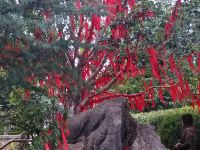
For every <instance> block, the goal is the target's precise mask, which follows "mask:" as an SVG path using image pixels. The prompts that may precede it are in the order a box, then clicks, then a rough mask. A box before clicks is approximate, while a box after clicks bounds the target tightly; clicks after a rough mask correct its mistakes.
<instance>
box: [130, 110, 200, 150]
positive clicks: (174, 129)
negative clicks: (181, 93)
mask: <svg viewBox="0 0 200 150" xmlns="http://www.w3.org/2000/svg"><path fill="white" fill-rule="evenodd" d="M185 113H190V114H192V116H193V118H194V126H195V127H196V128H197V136H198V137H197V140H198V141H197V144H198V145H197V146H198V147H200V114H199V112H198V110H197V109H193V108H191V107H183V108H177V109H169V110H160V111H152V112H148V113H137V114H133V115H132V116H133V117H134V118H135V119H137V120H138V121H139V122H141V123H147V124H151V125H153V126H155V129H156V131H157V132H158V134H159V135H160V137H161V141H162V143H163V144H164V145H165V146H166V147H167V148H170V149H171V148H172V147H173V145H174V144H175V143H176V142H177V140H178V139H179V138H180V130H181V117H182V115H183V114H185Z"/></svg>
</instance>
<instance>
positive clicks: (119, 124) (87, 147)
mask: <svg viewBox="0 0 200 150" xmlns="http://www.w3.org/2000/svg"><path fill="white" fill-rule="evenodd" d="M129 110H130V109H129V105H128V102H127V100H126V99H124V98H115V99H112V100H107V101H104V102H103V103H101V104H98V105H97V106H96V107H95V108H93V109H90V110H88V111H87V112H83V113H80V114H77V115H75V116H73V117H72V118H70V119H69V130H70V136H69V137H68V142H69V144H70V147H69V149H70V150H83V149H84V150H123V149H124V148H127V147H129V148H131V149H132V150H143V149H141V148H140V147H138V146H141V145H140V144H143V147H146V146H149V147H153V146H155V143H156V142H155V141H157V143H160V146H161V145H162V144H161V142H160V140H158V136H157V135H156V133H155V131H154V130H152V131H151V132H150V131H149V130H151V129H152V128H151V126H147V125H141V124H138V123H137V122H136V121H135V120H134V119H133V118H132V117H131V115H130V114H129ZM146 128H147V129H146ZM148 131H149V132H148ZM137 132H139V133H137ZM145 134H147V135H148V136H147V137H145ZM149 134H151V135H149ZM154 138H155V139H154ZM147 140H152V142H148V141H147ZM153 142H155V143H153ZM157 143H156V144H157ZM150 144H152V145H150ZM158 145H159V144H158ZM162 147H163V145H162ZM144 150H146V149H144ZM148 150H150V149H148ZM152 150H153V149H152ZM154 150H160V149H154ZM162 150H164V149H162Z"/></svg>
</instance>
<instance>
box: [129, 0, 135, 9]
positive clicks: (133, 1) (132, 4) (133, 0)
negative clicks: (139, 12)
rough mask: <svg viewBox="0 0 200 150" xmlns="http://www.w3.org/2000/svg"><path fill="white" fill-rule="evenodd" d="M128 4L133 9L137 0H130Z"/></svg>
mask: <svg viewBox="0 0 200 150" xmlns="http://www.w3.org/2000/svg"><path fill="white" fill-rule="evenodd" d="M128 5H129V7H130V8H131V9H132V8H133V7H134V6H135V0H128Z"/></svg>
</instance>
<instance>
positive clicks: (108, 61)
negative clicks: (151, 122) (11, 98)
mask: <svg viewBox="0 0 200 150" xmlns="http://www.w3.org/2000/svg"><path fill="white" fill-rule="evenodd" d="M197 2H198V0H197V1H193V2H190V1H189V2H187V1H186V2H184V3H183V4H182V3H181V1H180V0H178V1H177V2H176V3H175V5H174V6H172V7H167V8H165V7H164V8H163V9H162V7H163V6H162V5H161V3H154V2H151V1H140V2H137V3H136V2H135V1H134V0H127V1H121V0H116V1H115V0H106V1H79V0H77V1H56V0H50V1H46V0H45V1H40V3H39V1H29V0H28V1H6V0H5V1H2V2H1V4H2V5H1V14H0V16H1V18H2V23H1V24H0V28H1V45H2V46H1V49H2V50H1V52H0V56H1V60H0V65H1V68H2V69H3V70H6V71H7V72H8V75H9V76H10V78H9V79H11V81H12V82H9V83H8V82H4V83H5V84H6V85H5V86H4V87H1V88H5V87H6V86H7V87H9V88H10V87H13V85H16V86H17V87H20V88H23V89H24V91H25V92H24V99H25V100H26V101H28V99H31V98H32V97H34V96H35V95H41V94H43V95H46V96H47V97H49V98H50V97H54V98H57V99H58V102H59V104H60V105H62V106H63V107H64V109H65V110H68V109H70V110H72V114H75V113H79V112H80V111H84V110H87V109H89V107H94V106H95V105H96V104H97V103H100V102H101V101H103V100H108V99H112V98H114V97H119V96H123V97H127V98H128V99H129V102H130V105H131V107H132V108H134V109H135V108H137V109H139V111H142V110H143V109H144V106H145V103H146V102H145V99H146V98H149V99H151V100H152V106H154V89H158V95H159V97H160V99H161V100H162V101H163V100H164V99H163V94H162V93H163V90H167V91H169V93H170V95H171V97H172V99H173V101H174V102H175V101H177V100H180V101H182V100H183V99H185V98H192V99H193V104H195V103H197V104H198V105H199V104H200V103H199V96H198V94H199V93H200V92H197V90H196V89H197V88H196V87H195V90H194V91H193V92H192V91H191V89H190V85H189V83H188V80H185V78H184V73H185V72H186V73H188V72H189V71H188V67H186V68H185V67H184V66H185V64H186V61H185V60H187V62H188V63H189V66H190V68H191V69H192V70H193V72H194V73H193V75H194V76H197V75H199V70H200V68H199V67H200V57H199V51H198V48H197V47H198V46H199V43H198V40H195V42H194V43H195V45H194V44H193V42H190V40H187V43H188V45H190V46H192V47H193V48H195V50H196V51H195V52H191V51H190V47H186V46H185V45H184V44H186V42H184V40H185V39H181V40H180V37H181V38H183V37H184V38H185V36H187V37H190V38H191V39H193V40H194V36H197V33H196V32H195V33H193V34H195V35H191V34H190V32H189V31H188V29H184V30H183V28H185V27H188V25H187V23H188V22H189V21H190V19H188V18H189V14H188V12H185V11H184V9H183V8H187V9H189V8H194V12H193V13H194V14H196V13H195V11H199V5H198V3H197ZM194 4H196V5H194ZM193 5H194V6H195V7H196V8H195V7H194V6H193ZM4 6H6V7H4ZM165 9H166V10H171V12H170V13H166V12H165ZM185 13H186V14H187V15H188V16H187V15H185ZM197 15H198V14H197ZM13 24H15V26H13ZM191 24H192V25H191V28H193V29H192V30H194V31H196V29H197V28H198V26H196V22H192V23H191ZM183 31H184V32H183ZM180 43H181V44H180ZM177 49H178V50H177ZM182 49H183V50H182ZM197 60H198V61H197ZM182 64H183V65H182ZM197 66H198V69H199V70H197ZM13 76H14V77H13ZM126 77H133V78H137V79H140V80H141V82H142V83H143V84H141V86H142V88H141V90H139V91H137V93H130V94H121V93H112V91H110V90H109V89H110V88H111V87H112V85H114V84H115V83H117V84H122V83H123V79H124V78H126ZM4 81H5V80H4ZM199 87H200V86H199ZM8 91H10V90H8ZM4 92H5V91H4ZM7 95H8V94H7ZM61 114H62V112H61ZM59 118H60V119H59ZM61 118H62V119H63V117H62V115H61V116H60V115H59V113H57V120H58V122H59V121H60V122H62V123H64V124H65V121H63V120H65V119H63V120H62V119H61ZM64 118H65V117H64ZM54 119H55V115H54ZM61 120H62V121H61ZM60 128H61V126H60ZM61 131H62V133H63V132H64V131H63V130H62V128H61ZM62 135H63V134H62ZM64 143H65V140H64Z"/></svg>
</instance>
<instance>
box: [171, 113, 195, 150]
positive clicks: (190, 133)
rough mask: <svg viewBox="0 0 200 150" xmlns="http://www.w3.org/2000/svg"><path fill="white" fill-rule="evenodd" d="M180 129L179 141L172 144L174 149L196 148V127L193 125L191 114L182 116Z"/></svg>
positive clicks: (193, 149) (192, 149) (190, 149)
mask: <svg viewBox="0 0 200 150" xmlns="http://www.w3.org/2000/svg"><path fill="white" fill-rule="evenodd" d="M182 125H183V127H182V130H181V139H180V142H178V143H177V144H175V145H174V150H197V149H196V129H195V127H194V126H193V117H192V115H191V114H189V113H188V114H184V115H183V116H182Z"/></svg>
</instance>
